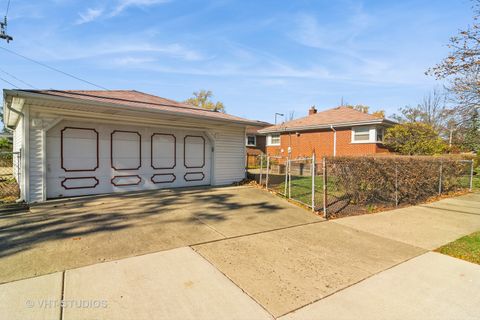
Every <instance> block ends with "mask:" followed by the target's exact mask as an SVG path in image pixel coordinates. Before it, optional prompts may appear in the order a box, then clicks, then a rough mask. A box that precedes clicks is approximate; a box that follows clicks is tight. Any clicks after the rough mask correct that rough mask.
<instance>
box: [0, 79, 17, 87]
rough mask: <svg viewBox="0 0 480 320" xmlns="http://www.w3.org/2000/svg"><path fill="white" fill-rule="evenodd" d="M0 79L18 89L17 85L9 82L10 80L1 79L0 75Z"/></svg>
mask: <svg viewBox="0 0 480 320" xmlns="http://www.w3.org/2000/svg"><path fill="white" fill-rule="evenodd" d="M0 80H2V81H3V82H6V83H8V84H9V85H11V86H12V87H15V88H17V89H20V88H19V87H18V86H16V85H14V84H13V83H11V82H10V81H8V80H5V79H3V78H2V77H0Z"/></svg>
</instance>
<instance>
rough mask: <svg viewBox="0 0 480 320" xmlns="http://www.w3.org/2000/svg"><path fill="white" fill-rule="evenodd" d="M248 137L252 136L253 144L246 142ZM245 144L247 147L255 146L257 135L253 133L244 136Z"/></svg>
mask: <svg viewBox="0 0 480 320" xmlns="http://www.w3.org/2000/svg"><path fill="white" fill-rule="evenodd" d="M248 137H253V140H254V141H255V142H254V143H253V144H249V143H248ZM245 145H246V146H247V147H256V146H257V136H256V135H254V134H247V136H246V137H245Z"/></svg>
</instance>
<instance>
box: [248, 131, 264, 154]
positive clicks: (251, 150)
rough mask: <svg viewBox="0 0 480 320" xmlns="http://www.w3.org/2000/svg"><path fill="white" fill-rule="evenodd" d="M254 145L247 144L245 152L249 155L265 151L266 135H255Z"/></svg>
mask: <svg viewBox="0 0 480 320" xmlns="http://www.w3.org/2000/svg"><path fill="white" fill-rule="evenodd" d="M255 140H256V146H255V147H252V146H247V154H250V155H260V154H262V153H266V145H267V137H266V136H259V135H257V136H255Z"/></svg>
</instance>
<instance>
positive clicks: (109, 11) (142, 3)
mask: <svg viewBox="0 0 480 320" xmlns="http://www.w3.org/2000/svg"><path fill="white" fill-rule="evenodd" d="M170 1H171V0H117V1H115V4H114V5H111V6H108V7H105V8H103V9H100V8H98V9H94V8H88V9H87V10H86V11H84V12H80V13H79V14H78V15H79V16H80V18H79V19H78V20H77V21H76V22H75V24H84V23H89V22H92V21H95V20H97V19H98V18H100V17H102V16H105V17H108V18H112V17H115V16H117V15H119V14H121V13H122V12H124V11H125V10H127V9H128V8H130V7H149V6H153V5H157V4H162V3H167V2H170Z"/></svg>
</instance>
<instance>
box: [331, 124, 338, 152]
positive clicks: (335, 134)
mask: <svg viewBox="0 0 480 320" xmlns="http://www.w3.org/2000/svg"><path fill="white" fill-rule="evenodd" d="M330 129H332V131H333V156H334V157H335V156H336V155H337V130H335V128H334V127H333V125H330Z"/></svg>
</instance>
